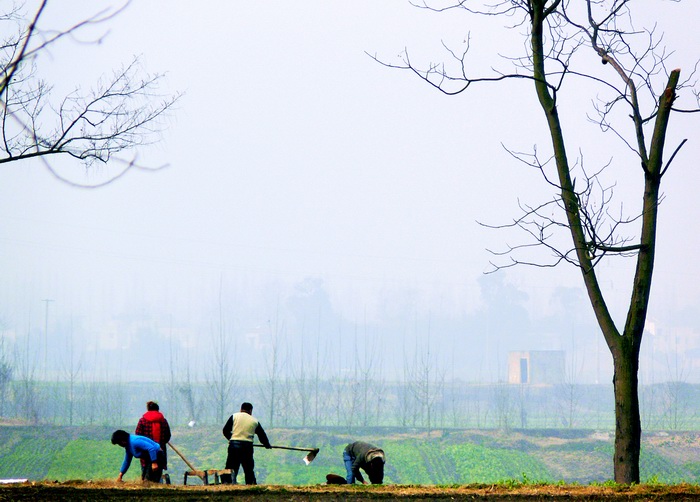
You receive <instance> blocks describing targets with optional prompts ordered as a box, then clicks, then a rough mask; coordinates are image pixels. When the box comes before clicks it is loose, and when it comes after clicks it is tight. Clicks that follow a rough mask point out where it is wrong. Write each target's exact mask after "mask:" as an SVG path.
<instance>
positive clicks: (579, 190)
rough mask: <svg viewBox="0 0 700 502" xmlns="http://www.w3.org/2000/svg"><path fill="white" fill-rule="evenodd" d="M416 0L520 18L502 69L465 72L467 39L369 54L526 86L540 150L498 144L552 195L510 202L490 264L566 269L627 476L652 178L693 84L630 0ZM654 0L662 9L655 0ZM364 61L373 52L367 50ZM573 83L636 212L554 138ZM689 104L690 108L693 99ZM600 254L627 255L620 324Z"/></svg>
mask: <svg viewBox="0 0 700 502" xmlns="http://www.w3.org/2000/svg"><path fill="white" fill-rule="evenodd" d="M654 5H655V6H656V3H654ZM420 7H422V8H425V9H428V10H431V11H440V12H456V11H460V12H463V13H466V14H468V15H474V16H489V17H491V18H493V16H503V17H504V19H506V20H507V21H506V22H507V23H508V25H509V27H511V28H513V27H521V28H522V29H523V32H524V34H525V35H524V36H526V37H527V39H528V43H527V44H525V45H524V46H523V47H524V52H523V53H520V54H516V55H514V56H512V55H511V56H507V57H504V60H505V61H506V63H507V64H508V65H510V66H511V69H510V70H508V71H500V70H497V69H494V68H493V66H491V68H490V69H489V70H488V72H489V73H487V74H482V75H476V74H474V73H473V72H474V70H473V68H472V67H471V61H470V60H469V57H468V56H469V39H467V41H466V42H465V46H464V48H463V49H460V50H455V49H453V48H449V47H447V49H448V54H449V57H450V58H451V63H450V62H448V63H441V64H432V63H431V64H429V65H427V66H426V67H425V68H421V67H419V66H417V65H416V64H415V63H414V62H413V61H412V60H411V58H409V54H408V51H405V52H404V53H403V56H402V57H401V60H400V62H399V63H398V64H393V63H388V62H383V61H380V62H381V63H382V64H384V65H386V66H390V67H393V68H401V69H406V70H409V71H411V72H413V73H414V74H416V75H417V76H419V77H420V78H422V79H423V80H425V81H426V82H427V83H429V84H430V85H432V86H433V87H435V88H437V89H439V90H440V91H442V92H443V93H445V94H449V95H455V94H460V93H463V92H464V91H466V90H468V89H469V88H470V87H472V85H474V84H479V83H486V82H498V81H504V80H520V81H523V82H526V83H529V85H530V86H531V89H532V91H534V93H535V95H536V97H537V99H538V102H539V106H540V108H541V110H542V112H543V113H544V118H545V124H546V127H547V132H548V133H549V140H550V143H551V144H550V146H549V148H548V152H547V153H546V154H545V155H544V156H542V154H541V153H539V152H538V150H537V149H534V151H533V152H532V153H528V154H524V153H518V152H509V153H511V154H512V155H513V156H514V157H515V158H516V159H518V160H519V161H521V162H523V163H525V164H526V165H528V166H531V167H532V168H534V169H536V170H537V171H539V172H540V173H541V175H542V177H543V178H544V180H545V182H546V183H548V185H549V186H550V187H552V189H553V196H552V198H551V199H550V200H548V201H545V202H544V203H539V204H533V205H527V204H522V203H521V206H520V207H521V209H522V211H523V214H522V215H520V216H519V217H517V218H516V219H515V220H514V221H513V222H512V223H511V224H509V225H504V226H501V227H500V228H503V227H508V228H513V227H515V228H519V229H521V230H523V231H524V232H525V235H526V236H527V239H528V240H527V241H525V242H524V243H523V244H522V245H517V246H512V247H508V248H507V249H506V250H505V251H504V252H503V253H500V255H501V256H506V257H507V258H508V259H509V260H508V261H507V262H506V263H503V264H495V268H496V269H500V268H504V267H510V266H514V265H518V264H529V265H536V266H542V267H551V266H555V265H557V264H559V263H561V262H568V263H570V264H573V265H574V266H576V267H578V269H579V270H580V272H581V275H582V278H583V282H584V284H585V287H586V290H587V293H588V297H589V300H590V303H591V305H592V307H593V310H594V313H595V317H596V319H597V322H598V325H599V327H600V329H601V331H602V334H603V337H604V339H605V341H606V343H607V346H608V348H609V350H610V352H611V354H612V358H613V365H614V377H613V384H614V395H615V415H616V429H615V451H614V477H615V481H616V482H618V483H636V482H639V454H640V447H641V422H640V410H639V396H638V369H639V351H640V347H641V342H642V335H643V331H644V325H645V320H646V316H647V308H648V304H649V296H650V291H651V283H652V276H653V269H654V256H655V251H656V229H657V221H658V208H659V202H660V187H661V180H662V178H663V176H664V175H665V174H666V172H667V171H668V168H669V165H670V164H671V162H672V161H673V159H674V158H675V156H676V154H677V153H678V151H679V150H680V148H681V147H682V146H683V144H684V143H685V140H683V141H680V142H679V144H676V145H673V146H671V147H670V148H672V150H671V151H670V152H668V151H667V148H666V137H667V127H668V124H669V120H670V117H671V114H672V112H683V111H691V110H683V109H681V108H680V107H679V106H678V104H677V103H676V98H677V96H678V95H679V93H680V92H681V91H687V92H688V94H691V93H690V92H689V91H691V90H693V91H695V92H694V93H693V94H694V96H693V97H694V98H695V101H697V98H698V93H697V91H696V90H695V89H690V88H691V87H692V86H693V84H694V82H692V81H691V80H685V81H684V80H681V78H680V75H681V72H680V70H679V69H674V70H670V71H669V68H668V67H667V62H668V58H669V56H670V54H672V53H671V52H669V51H667V50H665V49H664V48H663V47H662V45H661V37H660V36H659V34H658V33H656V29H655V27H654V28H651V29H640V28H639V27H637V26H635V23H633V20H634V16H633V14H634V13H635V12H638V11H637V9H641V8H643V7H644V5H642V4H639V3H637V4H633V3H632V2H631V1H630V0H585V1H570V0H496V1H494V2H481V1H479V0H458V1H454V2H448V4H445V3H444V2H440V3H437V2H435V3H433V2H429V1H428V0H423V1H422V2H421V4H420ZM646 7H647V8H650V6H646ZM658 7H659V8H661V7H664V8H668V6H667V5H663V4H659V5H658ZM374 59H377V60H378V58H377V57H376V56H374ZM596 61H597V64H595V65H594V64H593V63H594V62H596ZM489 63H490V64H493V61H490V62H489ZM601 63H602V65H601ZM451 64H452V66H450V65H451ZM690 77H691V79H692V77H693V75H691V76H690ZM576 80H578V81H581V82H582V83H583V85H584V86H585V87H583V88H582V87H579V88H577V90H576V92H577V93H578V94H577V96H576V99H577V100H581V99H586V100H588V99H591V100H593V102H594V104H595V105H594V117H593V121H594V122H596V123H597V124H598V125H599V127H600V128H601V130H602V131H604V132H608V133H612V134H613V136H614V137H615V138H616V139H618V140H621V141H622V144H623V145H624V147H625V148H626V150H627V151H628V152H629V153H630V155H629V158H626V159H625V160H624V162H625V163H626V165H630V164H631V165H633V166H638V174H639V175H640V178H641V179H642V181H643V189H642V190H641V193H638V194H637V197H640V196H641V199H642V207H641V210H639V211H638V212H632V213H629V214H625V211H627V210H628V209H627V208H629V207H635V204H634V202H636V200H638V199H636V198H635V199H633V201H632V203H628V204H627V205H622V204H618V199H617V196H618V194H614V193H613V186H614V183H611V184H606V182H605V180H604V178H603V176H602V174H603V172H604V171H609V170H612V169H617V168H618V161H617V159H614V160H610V161H609V162H608V163H607V164H605V165H602V166H599V167H596V168H594V169H592V170H591V169H586V168H585V167H584V156H583V153H580V154H579V156H578V158H576V157H575V156H574V154H572V153H571V151H576V147H572V144H573V143H574V141H575V140H571V139H569V141H566V140H565V136H564V130H565V125H566V124H565V123H564V122H563V121H562V119H561V118H560V115H559V108H560V106H559V105H560V101H561V100H560V97H561V96H563V95H564V91H565V90H568V89H570V86H571V84H573V83H574V82H575V81H576ZM582 93H590V98H582ZM692 106H693V107H694V108H696V107H697V102H693V104H692ZM572 111H573V110H572ZM692 111H697V110H696V109H694V110H692ZM576 132H577V131H576ZM574 134H575V133H574V132H572V137H575V136H574ZM604 148H606V147H605V145H603V144H597V145H596V149H597V150H598V151H600V150H601V149H604ZM608 148H609V147H608ZM669 153H670V155H669ZM628 173H629V171H625V172H624V174H623V173H622V172H619V173H617V174H616V175H615V177H616V178H617V179H622V177H623V176H624V177H627V176H629V174H628ZM613 204H615V206H613ZM615 207H616V208H619V209H615ZM562 231H563V232H564V233H565V234H568V236H569V238H568V242H571V243H572V244H571V245H566V244H562V242H564V241H562V240H560V239H558V237H559V236H560V235H561V232H562ZM541 248H544V249H545V250H546V251H548V252H549V253H550V255H551V256H552V257H553V258H552V260H551V261H549V262H542V261H541V255H540V257H539V258H534V259H533V258H532V255H530V254H529V252H530V251H531V250H533V249H541ZM611 256H625V257H632V258H633V259H634V260H635V262H636V263H635V271H634V275H633V278H632V283H631V292H632V293H631V298H630V301H629V305H628V307H627V316H626V320H625V322H624V324H622V325H618V324H616V322H615V321H614V320H613V317H612V314H611V312H610V310H609V308H608V304H607V303H606V297H605V295H604V293H603V290H602V288H601V282H600V279H599V269H598V268H597V267H596V266H597V265H598V264H599V263H600V262H601V260H603V259H604V258H608V257H611Z"/></svg>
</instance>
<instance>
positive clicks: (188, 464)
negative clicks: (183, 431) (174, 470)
mask: <svg viewBox="0 0 700 502" xmlns="http://www.w3.org/2000/svg"><path fill="white" fill-rule="evenodd" d="M168 446H170V447H171V448H172V449H173V451H174V452H175V453H177V454H178V455H179V456H180V458H181V459H182V460H183V461H184V462H185V463H186V464H187V467H189V468H190V469H191V470H192V472H193V473H194V474H196V475H197V476H199V478H200V479H201V480H202V481H203V482H204V483H205V484H206V483H207V479H206V474H205V472H204V471H200V470H198V469H195V468H194V466H193V465H192V464H190V462H189V460H187V459H186V458H185V456H184V455H183V454H182V453H180V450H178V449H177V448H175V446H173V444H172V443H171V442H168Z"/></svg>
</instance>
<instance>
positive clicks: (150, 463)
mask: <svg viewBox="0 0 700 502" xmlns="http://www.w3.org/2000/svg"><path fill="white" fill-rule="evenodd" d="M112 444H116V445H119V446H121V447H122V448H124V450H125V453H124V462H122V467H121V469H120V470H119V476H118V477H117V481H122V477H123V476H124V474H126V471H128V470H129V466H130V465H131V460H132V459H133V458H134V457H136V458H139V459H141V458H142V459H144V460H145V461H146V462H144V465H143V466H142V468H141V479H142V480H147V481H153V482H154V483H160V477H161V476H162V475H163V467H164V466H165V455H164V453H163V450H162V449H161V448H160V445H159V444H158V443H156V442H155V441H153V440H152V439H149V438H147V437H145V436H138V435H136V434H129V433H128V432H126V431H123V430H116V431H114V433H113V434H112Z"/></svg>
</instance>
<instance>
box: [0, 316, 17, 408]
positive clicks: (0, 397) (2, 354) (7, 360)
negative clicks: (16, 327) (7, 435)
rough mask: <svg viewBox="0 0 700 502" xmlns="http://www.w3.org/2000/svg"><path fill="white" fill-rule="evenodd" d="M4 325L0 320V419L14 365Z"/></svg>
mask: <svg viewBox="0 0 700 502" xmlns="http://www.w3.org/2000/svg"><path fill="white" fill-rule="evenodd" d="M5 329H6V325H5V323H4V322H3V320H2V319H0V417H4V416H5V411H6V410H5V403H6V401H7V391H8V389H9V387H10V383H11V382H12V379H13V377H14V372H15V368H14V364H13V362H12V358H11V357H10V354H9V348H8V344H7V341H6V340H5V337H4V332H5Z"/></svg>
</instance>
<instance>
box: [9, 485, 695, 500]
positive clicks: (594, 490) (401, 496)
mask: <svg viewBox="0 0 700 502" xmlns="http://www.w3.org/2000/svg"><path fill="white" fill-rule="evenodd" d="M6 500H7V501H10V500H12V501H29V500H32V501H33V500H52V501H53V500H57V501H71V502H73V501H100V502H109V501H113V500H120V501H126V500H129V501H131V500H143V501H146V500H148V501H163V502H165V501H199V500H204V501H210V500H216V501H219V500H220V501H223V500H235V501H258V502H263V501H266V502H267V501H272V502H275V501H292V502H296V501H317V500H343V501H346V500H347V501H365V500H411V501H423V500H426V501H427V500H489V501H491V500H493V501H497V500H498V501H500V500H529V501H532V500H549V501H552V500H567V501H571V500H606V501H616V500H654V501H658V500H669V501H670V500H700V487H698V486H695V485H636V486H629V487H628V486H576V485H572V486H564V485H537V486H533V485H526V486H516V487H506V486H501V485H478V486H477V485H469V486H449V487H442V486H408V485H383V486H361V485H355V486H330V485H316V486H271V485H268V486H265V485H260V486H251V487H246V486H221V485H216V486H213V485H210V486H166V485H142V484H140V483H119V484H118V483H114V482H97V483H96V482H83V481H69V482H64V483H48V482H47V483H35V482H30V483H21V484H12V485H2V486H0V501H6Z"/></svg>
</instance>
